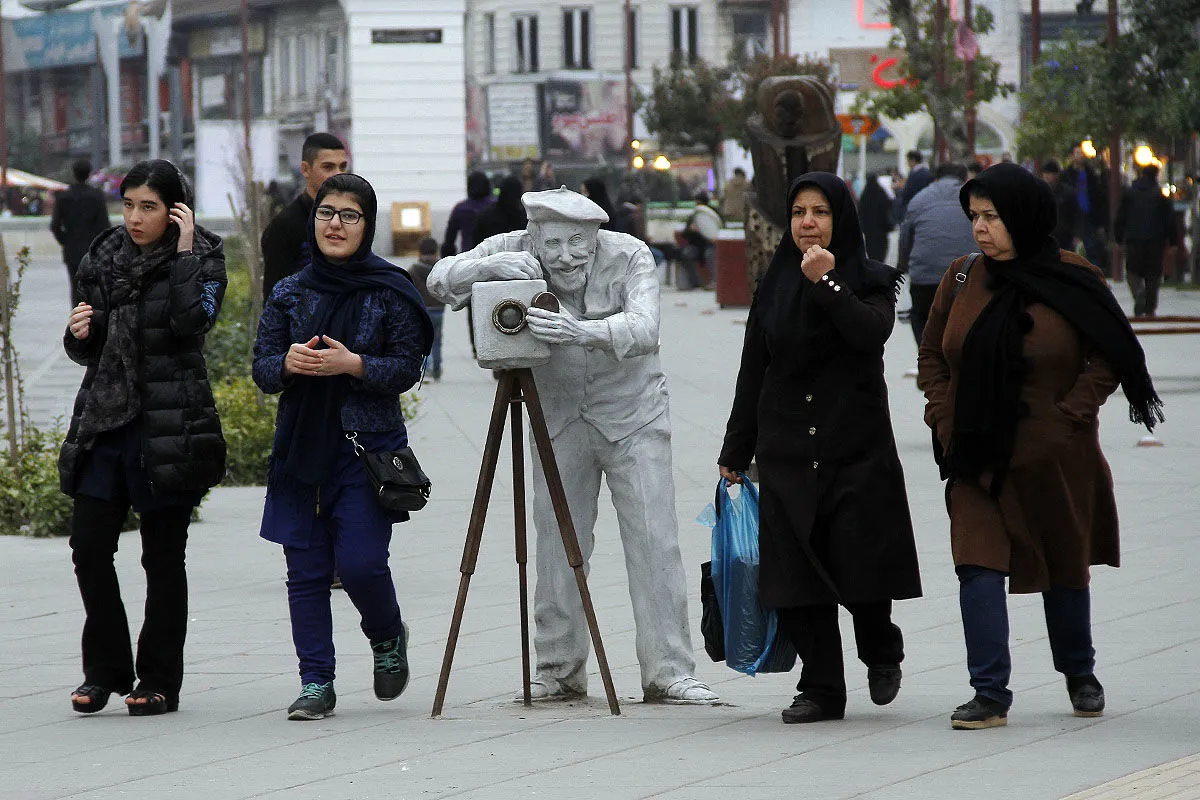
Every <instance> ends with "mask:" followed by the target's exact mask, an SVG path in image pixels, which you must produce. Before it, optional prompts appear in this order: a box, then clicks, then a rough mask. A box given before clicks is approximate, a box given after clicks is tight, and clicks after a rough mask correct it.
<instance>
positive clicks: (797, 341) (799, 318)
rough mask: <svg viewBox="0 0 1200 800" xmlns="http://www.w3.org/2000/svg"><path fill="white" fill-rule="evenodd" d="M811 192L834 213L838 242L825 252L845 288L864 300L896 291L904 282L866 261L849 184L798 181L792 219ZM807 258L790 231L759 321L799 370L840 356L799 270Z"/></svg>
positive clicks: (770, 271)
mask: <svg viewBox="0 0 1200 800" xmlns="http://www.w3.org/2000/svg"><path fill="white" fill-rule="evenodd" d="M809 187H812V188H815V189H819V190H820V191H821V193H822V194H824V195H825V198H826V199H827V200H828V201H829V206H830V208H831V210H832V211H833V236H832V238H831V239H830V241H829V246H828V247H826V248H825V249H826V250H828V251H829V252H831V253H833V257H834V260H835V266H834V268H835V269H836V270H837V276H838V278H839V279H840V281H841V283H842V285H844V286H846V287H848V288H849V289H851V290H852V291H853V292H854V293H855V294H856V295H858V296H860V297H865V296H868V295H871V294H876V293H878V292H882V291H893V292H894V291H896V290H897V289H898V288H899V285H900V280H901V279H902V278H901V275H900V273H898V272H896V271H894V270H892V269H890V268H889V267H888V266H887V264H883V263H881V262H879V261H872V260H870V259H869V258H867V248H866V244H865V243H864V242H863V235H862V229H861V228H860V227H859V224H858V211H857V210H856V209H855V206H854V198H853V196H852V195H851V194H850V189H849V188H848V187H847V186H846V182H845V181H843V180H842V179H841V178H839V177H838V176H837V175H834V174H832V173H829V172H808V173H805V174H804V175H801V176H800V177H799V178H796V180H795V181H793V182H792V186H791V188H790V189H788V195H787V208H788V211H789V214H790V212H791V208H792V201H794V200H795V199H796V195H797V194H799V193H800V190H801V189H805V188H809ZM802 257H803V254H802V253H801V252H800V248H799V247H797V246H796V242H795V241H794V240H793V239H792V232H791V228H790V227H789V228H788V230H787V231H785V232H784V234H783V238H782V239H780V241H779V246H778V247H777V248H776V249H775V255H774V256H773V257H772V258H771V263H770V264H769V265H768V266H767V271H766V273H765V274H764V275H763V278H762V281H761V282H760V283H759V286H758V292H757V306H758V315H759V318H760V319H761V320H762V324H763V327H764V329H765V330H766V334H767V338H768V341H769V342H770V343H771V344H772V349H773V350H775V349H778V350H780V351H782V352H790V353H792V354H794V356H795V359H796V364H795V367H796V368H797V369H799V368H801V367H803V366H805V365H809V364H812V363H813V362H814V361H815V360H817V359H820V358H823V357H826V358H827V357H830V356H831V355H832V354H833V353H834V352H836V347H834V346H832V345H833V344H834V342H835V341H836V340H837V339H838V338H839V334H838V332H837V330H836V328H834V326H833V322H832V321H831V320H830V319H829V316H828V314H827V313H826V312H825V310H824V308H822V306H821V304H820V303H819V302H818V301H817V300H816V299H814V298H813V296H812V292H811V291H810V288H811V287H812V281H810V280H809V279H808V278H806V277H804V272H803V271H802V270H801V269H800V261H801V258H802Z"/></svg>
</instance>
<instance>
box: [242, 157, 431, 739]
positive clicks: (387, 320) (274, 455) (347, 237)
mask: <svg viewBox="0 0 1200 800" xmlns="http://www.w3.org/2000/svg"><path fill="white" fill-rule="evenodd" d="M314 204H315V205H314V209H313V215H312V217H311V218H310V220H309V228H308V243H309V247H310V249H311V252H312V258H311V259H310V262H309V264H308V266H306V267H305V268H304V269H303V270H301V271H300V272H299V273H298V274H296V275H292V276H289V277H287V278H285V279H283V280H282V281H280V282H279V286H278V287H277V289H276V291H275V292H274V293H273V294H272V296H271V299H270V301H269V302H268V303H267V305H266V307H265V308H264V309H263V314H262V320H261V321H260V322H259V326H258V338H257V340H256V341H255V343H254V366H253V374H254V382H255V383H256V384H258V387H259V388H260V389H262V391H263V392H265V393H267V394H278V393H280V392H282V393H283V394H282V396H281V397H280V399H279V412H278V416H277V417H276V421H275V441H274V444H273V445H272V448H271V461H270V463H271V467H270V472H269V474H268V475H267V499H266V505H265V507H264V509H263V517H262V527H261V529H260V533H259V535H260V536H262V538H264V539H266V540H267V541H270V542H275V543H276V544H280V545H282V546H283V553H284V558H285V559H286V561H287V573H288V578H287V590H288V610H289V614H290V617H291V623H292V641H293V643H294V644H295V646H296V657H297V659H298V661H299V666H300V683H301V691H300V696H299V697H297V698H296V700H295V702H293V703H292V704H291V706H289V707H288V719H291V720H314V719H324V718H325V717H327V716H329V715H331V714H332V713H333V710H334V707H335V706H336V704H337V695H336V693H335V692H334V688H333V681H334V677H335V659H334V647H333V613H332V610H331V608H330V602H329V600H330V592H329V587H330V582H331V581H332V580H333V575H334V566H335V565H336V567H337V571H338V575H339V576H340V577H341V580H342V583H343V585H344V588H345V590H346V594H347V595H348V596H349V597H350V601H351V602H352V603H354V607H355V609H356V610H357V611H358V613H359V615H360V616H361V619H362V622H361V628H362V631H363V633H364V634H365V635H366V637H367V639H368V641H369V642H370V644H371V651H372V654H373V658H374V690H375V696H376V697H377V698H378V699H380V700H394V699H395V698H397V697H399V696H400V693H401V692H403V691H404V689H405V687H406V686H407V685H408V676H409V669H408V650H407V646H408V635H407V632H406V631H405V628H404V623H403V620H402V619H401V615H400V606H399V604H398V602H397V600H396V587H395V584H394V583H393V582H392V573H391V569H390V567H389V566H388V546H389V543H390V541H391V537H392V524H393V523H396V522H403V521H405V520H407V519H408V514H407V512H404V511H396V512H394V511H387V510H385V509H384V508H383V506H381V505H380V504H379V502H378V501H377V500H376V498H375V494H374V492H372V491H371V487H370V484H369V483H368V482H367V476H366V472H365V470H364V468H363V459H362V458H361V457H360V456H358V455H356V453H357V452H359V450H360V449H361V450H365V451H366V452H369V453H374V452H379V451H392V450H397V449H400V448H402V447H405V446H406V445H407V444H408V432H407V431H406V429H405V427H404V415H403V412H402V411H401V409H400V393H401V392H404V391H406V390H407V389H409V388H410V387H411V386H413V384H415V383H416V382H417V380H418V379H419V378H420V375H421V364H422V362H423V361H424V360H425V357H426V356H427V355H428V354H429V350H430V347H431V345H432V342H433V325H432V323H431V321H430V319H429V315H428V314H427V313H426V312H425V303H424V302H423V301H422V300H421V295H420V293H418V292H417V289H416V287H415V286H414V285H413V282H412V280H411V279H410V278H409V277H408V275H407V274H406V273H405V272H404V271H403V270H401V269H399V268H397V267H396V266H394V265H392V264H390V263H388V262H387V261H385V260H383V259H382V258H380V257H379V256H377V255H375V254H374V253H373V252H371V243H372V242H373V241H374V238H375V219H376V214H377V212H378V207H377V201H376V198H375V190H374V189H373V188H372V187H371V184H369V183H367V181H365V180H364V179H363V178H361V177H359V176H358V175H354V174H349V173H348V174H345V175H335V176H334V177H332V178H330V179H329V180H327V181H325V183H323V184H321V187H320V189H319V190H318V191H317V194H316V197H315V198H314Z"/></svg>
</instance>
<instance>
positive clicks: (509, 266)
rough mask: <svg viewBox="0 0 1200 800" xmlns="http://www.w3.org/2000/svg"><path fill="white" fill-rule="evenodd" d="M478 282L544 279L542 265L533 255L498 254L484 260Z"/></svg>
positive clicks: (525, 253)
mask: <svg viewBox="0 0 1200 800" xmlns="http://www.w3.org/2000/svg"><path fill="white" fill-rule="evenodd" d="M483 262H484V263H481V264H480V265H479V266H480V271H479V274H478V277H477V280H492V281H520V280H530V279H532V278H540V277H542V265H541V264H539V263H538V260H537V258H535V257H534V255H533V253H529V252H526V251H524V250H519V251H517V252H515V253H496V254H495V255H491V256H488V257H487V258H485V259H483Z"/></svg>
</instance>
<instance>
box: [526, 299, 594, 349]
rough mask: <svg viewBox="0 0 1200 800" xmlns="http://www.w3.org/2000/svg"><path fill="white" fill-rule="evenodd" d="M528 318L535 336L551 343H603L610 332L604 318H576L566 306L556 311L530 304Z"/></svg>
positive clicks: (528, 323)
mask: <svg viewBox="0 0 1200 800" xmlns="http://www.w3.org/2000/svg"><path fill="white" fill-rule="evenodd" d="M526 319H527V322H526V324H527V325H528V326H529V332H530V333H532V334H533V336H534V338H535V339H540V340H541V341H543V342H548V343H550V344H577V345H596V344H601V343H603V340H604V339H605V338H606V337H605V335H606V334H607V332H608V323H607V322H605V321H604V320H602V319H576V318H575V317H574V316H572V314H571V312H570V311H567V310H566V309H565V308H564V309H562V310H561V311H559V312H557V313H555V312H553V311H546V310H545V309H542V308H538V307H536V306H530V308H529V310H528V311H527V312H526Z"/></svg>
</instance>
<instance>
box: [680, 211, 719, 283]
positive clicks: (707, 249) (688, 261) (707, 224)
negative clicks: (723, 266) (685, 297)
mask: <svg viewBox="0 0 1200 800" xmlns="http://www.w3.org/2000/svg"><path fill="white" fill-rule="evenodd" d="M694 199H695V202H696V208H695V210H694V211H693V212H692V215H691V216H690V217H688V220H687V223H686V224H685V225H684V228H683V233H682V236H683V240H684V242H686V243H687V244H686V245H685V246H684V248H683V253H682V254H681V256H680V266H681V267H682V268H683V271H684V274H685V275H686V276H687V282H688V285H687V286H686V287H685V286H680V287H679V288H680V289H696V288H703V289H711V288H712V274H713V272H712V265H713V256H714V255H715V253H716V248H717V237H718V236H720V235H721V226H722V222H721V215H720V214H718V213H717V211H716V209H714V208H713V207H712V206H711V205H709V197H708V192H706V191H704V190H703V189H701V190H700V191H698V192H696V196H695V198H694ZM702 267H703V273H702V272H701V268H702Z"/></svg>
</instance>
